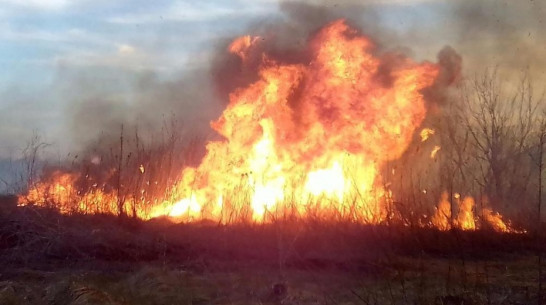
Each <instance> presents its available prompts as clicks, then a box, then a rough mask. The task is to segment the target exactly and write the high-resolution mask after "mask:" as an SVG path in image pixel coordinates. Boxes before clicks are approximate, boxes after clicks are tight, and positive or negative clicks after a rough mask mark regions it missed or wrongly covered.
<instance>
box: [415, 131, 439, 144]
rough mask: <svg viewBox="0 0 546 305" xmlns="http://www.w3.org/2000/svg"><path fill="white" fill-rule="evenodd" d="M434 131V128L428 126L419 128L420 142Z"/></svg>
mask: <svg viewBox="0 0 546 305" xmlns="http://www.w3.org/2000/svg"><path fill="white" fill-rule="evenodd" d="M435 132H436V131H434V129H430V128H423V129H421V132H420V133H419V135H420V136H421V142H425V141H426V140H428V138H429V137H430V136H432V135H433V134H434V133H435Z"/></svg>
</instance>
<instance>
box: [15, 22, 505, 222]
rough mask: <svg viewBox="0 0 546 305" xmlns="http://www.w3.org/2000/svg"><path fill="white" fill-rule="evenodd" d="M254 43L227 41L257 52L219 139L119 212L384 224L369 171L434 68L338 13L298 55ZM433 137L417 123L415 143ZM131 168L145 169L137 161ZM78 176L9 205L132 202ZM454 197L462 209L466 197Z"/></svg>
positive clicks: (401, 146) (414, 119)
mask: <svg viewBox="0 0 546 305" xmlns="http://www.w3.org/2000/svg"><path fill="white" fill-rule="evenodd" d="M260 43H261V39H259V37H251V36H243V37H241V38H238V39H236V40H235V41H234V42H233V43H232V44H231V45H230V46H229V47H228V51H229V52H231V53H232V54H234V56H238V57H239V60H240V61H241V64H242V65H243V66H244V65H251V64H255V61H252V60H253V59H256V58H260V59H261V61H260V67H259V69H258V71H259V72H258V77H257V80H256V81H254V82H253V83H251V84H249V85H248V86H247V87H244V88H239V89H237V90H235V91H234V92H232V93H231V95H230V98H229V104H228V106H227V108H226V109H225V111H224V112H223V113H222V115H221V116H220V118H218V119H217V120H216V121H214V122H212V123H211V126H212V128H213V129H214V130H215V131H216V132H217V133H218V134H220V135H221V136H222V137H223V139H222V140H219V141H212V142H209V143H208V144H207V146H206V155H205V156H204V158H203V160H202V162H201V164H200V165H199V166H197V167H188V168H185V169H184V170H183V172H182V174H181V178H180V179H179V181H177V182H176V183H175V185H173V186H172V187H168V188H167V190H166V194H164V196H162V198H161V199H158V198H154V199H153V200H150V199H144V198H138V200H141V201H143V202H145V203H146V204H145V205H139V208H138V209H137V210H134V209H133V211H131V210H130V209H127V211H128V212H132V213H133V214H136V215H135V216H138V217H141V218H151V217H157V216H171V217H175V218H178V219H180V220H184V221H190V220H194V219H211V220H215V221H218V222H222V223H229V222H233V221H258V222H262V221H270V220H274V219H278V218H286V217H289V218H306V217H315V218H319V219H347V220H351V221H358V222H363V223H380V222H382V221H384V220H385V219H386V218H387V217H388V215H389V212H388V211H387V210H388V209H387V206H388V205H389V202H388V201H389V198H391V196H390V191H389V190H387V189H385V188H384V186H383V185H384V183H383V182H382V181H381V179H380V176H379V174H378V172H379V170H380V169H381V168H382V166H383V165H384V164H385V163H386V162H387V161H390V160H394V159H397V158H399V157H400V156H401V155H402V154H403V153H404V152H405V150H406V149H407V147H408V145H409V144H410V142H411V141H412V140H413V137H414V134H415V132H416V129H417V128H419V126H420V125H421V123H422V122H423V120H424V118H425V116H426V107H425V102H424V98H423V95H422V93H421V90H422V89H424V88H426V87H428V86H430V85H431V84H432V83H433V82H434V80H435V78H436V76H437V74H438V70H439V68H438V66H437V65H435V64H431V63H421V64H418V63H415V62H413V61H412V60H410V59H409V58H403V59H397V60H396V64H393V63H391V62H389V58H388V56H385V57H378V56H376V55H374V52H373V51H374V45H373V43H372V42H371V41H370V40H369V39H368V38H366V37H364V36H361V35H359V34H358V32H357V31H356V30H354V29H352V28H351V27H349V26H348V25H347V24H346V23H345V22H344V21H343V20H339V21H335V22H333V23H331V24H329V25H327V26H325V27H324V28H322V29H321V30H320V31H319V32H318V33H317V34H316V35H315V36H314V37H313V38H312V39H311V41H310V44H309V52H308V53H309V54H310V58H309V61H308V62H306V63H304V64H303V63H302V64H286V63H283V62H282V61H280V60H276V59H274V58H272V57H271V56H270V55H269V54H267V53H264V52H262V51H260V50H262V49H263V48H260V46H259V44H260ZM257 53H258V54H257ZM432 134H434V130H432V129H423V130H422V131H421V133H420V135H421V139H422V141H425V140H427V138H428V137H429V136H431V135H432ZM435 150H436V151H437V149H435ZM434 154H435V152H434V153H433V154H432V155H431V157H434ZM138 169H139V173H140V174H144V173H145V170H144V167H143V166H142V165H141V166H140V167H139V168H138ZM77 178H78V174H69V173H61V172H58V173H55V174H54V175H52V178H51V179H50V180H51V181H45V182H40V183H38V184H36V185H35V186H34V187H33V188H32V189H31V190H30V192H29V194H28V195H27V196H21V197H20V203H21V204H27V203H29V202H33V203H35V204H38V205H47V203H49V202H51V201H55V202H56V203H57V206H58V208H59V209H60V211H61V212H66V213H70V212H93V213H117V212H119V208H120V206H121V207H123V206H126V207H128V206H130V204H131V200H133V201H134V200H137V198H132V199H131V198H126V197H125V196H123V197H120V196H119V189H118V193H117V194H116V192H115V191H114V190H110V191H106V190H105V189H102V188H98V187H97V188H94V189H92V190H91V191H85V192H80V191H79V190H78V188H77V187H76V186H75V183H76V180H77ZM118 187H119V186H118ZM143 192H144V191H143ZM442 202H444V203H443V204H441V206H440V207H439V209H438V213H437V215H435V216H434V217H433V223H434V224H436V225H437V226H438V227H439V228H441V229H448V228H449V225H450V224H449V223H448V222H447V218H451V211H450V210H448V208H449V206H446V204H445V202H447V198H444V200H443V201H442ZM464 202H466V203H465V204H463V205H462V207H463V208H464V209H467V208H469V209H470V210H472V206H473V202H470V201H468V202H467V201H464ZM71 203H72V204H71ZM448 204H449V203H448ZM143 206H145V207H146V208H144V207H143ZM448 212H449V214H448ZM494 217H495V214H493V213H489V214H487V218H488V219H492V218H494ZM457 223H458V224H459V226H460V227H461V228H463V229H474V228H475V226H474V219H473V214H472V215H470V214H468V213H467V214H465V212H462V213H461V212H459V218H458V219H457ZM499 228H500V229H501V230H503V229H502V228H503V227H502V226H500V227H499Z"/></svg>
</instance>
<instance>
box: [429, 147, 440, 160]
mask: <svg viewBox="0 0 546 305" xmlns="http://www.w3.org/2000/svg"><path fill="white" fill-rule="evenodd" d="M440 148H441V147H440V146H438V145H435V146H434V148H433V149H432V151H431V152H430V158H431V159H434V158H436V154H438V151H440Z"/></svg>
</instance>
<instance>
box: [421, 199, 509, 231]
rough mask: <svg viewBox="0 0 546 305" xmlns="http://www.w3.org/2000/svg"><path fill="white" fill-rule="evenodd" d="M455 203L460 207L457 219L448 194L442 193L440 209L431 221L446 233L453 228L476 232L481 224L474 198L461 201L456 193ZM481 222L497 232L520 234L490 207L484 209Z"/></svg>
mask: <svg viewBox="0 0 546 305" xmlns="http://www.w3.org/2000/svg"><path fill="white" fill-rule="evenodd" d="M453 202H454V204H456V205H457V206H458V209H457V210H458V215H457V218H456V219H452V209H451V203H450V200H449V195H448V193H447V192H443V193H442V195H441V198H440V202H439V203H438V207H437V208H436V211H435V213H434V215H433V216H432V219H431V222H432V225H433V226H435V227H436V228H438V229H440V230H444V231H445V230H449V229H451V228H452V226H453V227H456V228H459V229H461V230H475V229H476V228H477V225H478V223H479V222H477V220H478V217H477V216H476V214H475V205H476V203H475V201H474V198H472V197H470V196H466V197H464V199H462V200H461V196H460V194H458V193H455V194H453ZM485 202H487V200H485ZM481 220H482V221H483V222H484V223H485V224H486V225H487V226H489V227H490V228H492V229H493V230H495V231H497V232H519V231H517V230H514V229H512V228H510V227H509V226H508V225H507V224H506V223H505V222H504V221H503V220H502V216H501V215H500V214H499V213H496V212H493V210H492V209H491V208H489V207H483V208H482V213H481ZM452 223H453V225H452Z"/></svg>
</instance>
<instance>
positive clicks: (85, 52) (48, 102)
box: [0, 0, 545, 159]
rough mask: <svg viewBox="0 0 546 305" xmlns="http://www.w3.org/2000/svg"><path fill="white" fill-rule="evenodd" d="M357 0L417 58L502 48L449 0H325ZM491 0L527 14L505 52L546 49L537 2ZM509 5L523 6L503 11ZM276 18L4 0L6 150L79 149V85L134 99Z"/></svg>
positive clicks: (223, 10) (269, 6)
mask: <svg viewBox="0 0 546 305" xmlns="http://www.w3.org/2000/svg"><path fill="white" fill-rule="evenodd" d="M307 2H311V3H312V2H313V1H307ZM350 2H352V3H353V4H354V3H359V5H363V6H364V5H371V6H374V7H375V9H376V12H377V13H378V22H379V23H380V24H379V25H378V26H379V27H383V28H386V29H388V30H389V33H390V34H389V35H390V36H389V37H388V39H387V38H385V40H386V41H387V43H388V44H392V47H397V46H403V47H408V48H410V49H411V50H412V53H413V55H414V56H415V57H416V58H417V59H418V60H423V59H428V60H432V61H434V60H435V56H436V53H437V52H438V51H439V50H440V49H441V47H442V46H444V45H446V44H451V45H453V46H454V47H455V48H456V49H457V50H458V51H459V52H460V53H461V54H463V56H464V57H465V61H466V62H469V63H473V62H474V63H478V62H479V63H482V62H484V61H483V56H477V55H475V53H476V52H475V51H476V49H475V46H476V44H478V45H480V46H481V49H480V50H481V51H480V53H487V52H489V53H493V55H494V54H496V53H495V52H497V51H498V49H499V45H498V44H497V43H496V42H497V40H498V37H496V36H488V35H485V36H483V35H481V36H480V34H479V33H478V32H472V31H467V30H465V31H464V32H459V31H460V29H461V27H460V25H459V24H457V22H459V21H457V19H453V18H454V17H453V16H451V13H450V12H449V10H448V9H446V7H447V6H448V5H447V3H452V2H450V1H447V0H442V1H432V0H368V1H366V4H362V3H363V2H362V1H351V0H340V1H335V2H332V1H321V3H323V4H324V3H328V4H325V5H327V6H335V5H337V4H340V5H343V4H346V3H350ZM467 2H469V3H471V2H473V1H467ZM525 2H526V1H525ZM535 2H537V1H535ZM483 3H488V5H490V6H491V5H493V6H492V7H493V9H491V10H490V12H489V7H488V8H487V10H486V14H489V15H491V16H490V17H491V20H495V18H497V19H499V18H500V19H501V20H509V21H510V18H519V19H517V20H515V21H514V20H512V21H513V22H512V21H511V22H510V24H511V25H513V24H519V21H518V20H520V19H521V20H522V22H521V24H522V26H521V27H522V28H521V29H519V28H518V26H516V29H517V30H518V31H516V32H514V33H519V32H520V30H521V32H522V33H527V31H528V32H529V36H528V38H526V39H527V40H525V41H524V45H521V46H513V45H512V46H511V45H504V46H503V48H506V49H507V51H506V52H507V53H510V52H512V54H514V52H513V51H511V50H510V48H511V47H514V48H515V47H521V48H526V49H529V50H535V53H537V54H535V55H536V56H537V57H539V56H540V50H543V49H536V48H535V47H536V45H544V44H542V42H544V40H545V39H543V37H542V36H541V37H540V38H537V37H536V35H543V34H540V33H541V32H540V33H539V32H538V31H539V30H537V28H538V29H540V28H544V27H540V26H539V23H540V24H541V22H542V21H541V20H539V19H538V17H536V16H538V14H539V13H540V11H539V10H537V8H536V7H533V6H532V5H531V6H530V7H525V8H522V9H520V8H519V7H516V8H514V7H506V6H507V5H508V6H510V5H512V6H513V5H515V4H513V3H512V4H507V3H511V2H510V1H490V0H484V1H483ZM518 9H520V10H518ZM508 11H510V12H511V11H516V12H521V14H522V15H521V16H519V15H514V16H516V17H514V16H513V15H510V16H505V15H504V13H505V12H508ZM533 11H534V12H536V13H537V15H536V16H534V15H532V13H533ZM529 14H531V15H529ZM272 18H282V13H281V12H280V11H279V5H278V2H277V1H275V0H231V1H229V0H203V1H167V0H159V1H145V0H120V1H107V0H73V1H70V0H0V159H1V158H7V157H10V156H12V157H13V156H15V157H16V156H17V155H18V153H19V152H20V150H21V148H22V147H23V146H24V144H25V142H26V141H27V139H29V138H30V135H31V134H32V131H33V130H38V131H39V132H40V133H41V134H42V135H43V136H44V137H45V138H46V139H47V141H48V142H51V143H53V144H55V146H56V147H57V150H60V151H65V150H70V149H72V147H71V144H70V143H71V142H72V139H71V138H70V135H69V132H67V129H68V128H69V126H70V124H69V122H67V115H66V112H67V109H70V107H71V104H73V103H75V102H74V101H75V100H78V98H79V95H80V93H81V92H83V91H85V92H87V93H86V94H94V95H101V94H107V95H108V96H110V97H112V96H114V97H124V98H126V99H128V98H129V97H130V96H131V94H135V91H134V90H133V89H134V83H135V80H136V79H138V77H140V76H142V75H144V74H146V73H152V74H153V76H154V78H156V79H157V80H159V81H161V80H165V81H168V80H170V79H180V78H183V77H185V76H187V75H191V74H192V73H193V71H196V70H199V69H203V68H205V67H206V66H207V65H208V63H209V62H210V56H211V54H212V53H213V51H214V50H215V48H216V47H217V43H218V41H219V40H221V39H223V38H226V37H234V36H237V35H241V34H243V33H246V32H247V30H248V28H247V27H248V25H249V24H251V23H252V22H256V21H258V20H265V19H272ZM487 26H491V29H494V28H495V26H496V25H495V24H494V23H490V24H487ZM487 26H485V27H481V28H480V29H479V30H482V29H483V28H487ZM542 32H543V31H542ZM512 34H513V33H512ZM518 35H519V34H518ZM461 37H464V40H461ZM393 41H394V43H393ZM518 43H519V40H518ZM487 48H489V49H487ZM488 50H489V51H488ZM491 50H494V51H491ZM536 50H539V51H536ZM514 56H515V55H514ZM499 58H500V57H499ZM517 58H519V59H518V60H521V58H525V56H521V55H519V56H517ZM517 58H516V59H517ZM488 59H491V60H493V61H494V60H498V58H497V59H495V56H488ZM516 61H517V60H516ZM517 62H518V63H519V61H517ZM204 90H207V89H204ZM190 106H191V105H190Z"/></svg>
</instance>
